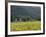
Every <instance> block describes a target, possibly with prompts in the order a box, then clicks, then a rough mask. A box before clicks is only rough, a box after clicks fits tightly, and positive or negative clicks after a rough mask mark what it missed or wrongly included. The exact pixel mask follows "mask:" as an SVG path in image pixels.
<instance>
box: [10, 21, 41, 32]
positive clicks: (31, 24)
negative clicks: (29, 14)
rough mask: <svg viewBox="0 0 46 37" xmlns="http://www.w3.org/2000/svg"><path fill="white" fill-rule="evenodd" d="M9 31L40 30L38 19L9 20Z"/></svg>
mask: <svg viewBox="0 0 46 37" xmlns="http://www.w3.org/2000/svg"><path fill="white" fill-rule="evenodd" d="M10 27H11V31H25V30H40V29H41V22H40V21H27V22H11V25H10Z"/></svg>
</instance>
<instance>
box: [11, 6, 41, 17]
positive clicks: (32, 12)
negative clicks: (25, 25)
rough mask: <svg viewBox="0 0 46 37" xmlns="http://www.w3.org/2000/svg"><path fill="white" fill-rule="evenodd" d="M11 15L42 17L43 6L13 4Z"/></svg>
mask: <svg viewBox="0 0 46 37" xmlns="http://www.w3.org/2000/svg"><path fill="white" fill-rule="evenodd" d="M11 16H32V18H35V17H36V16H39V17H41V8H40V7H34V6H11Z"/></svg>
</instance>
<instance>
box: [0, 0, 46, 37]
mask: <svg viewBox="0 0 46 37" xmlns="http://www.w3.org/2000/svg"><path fill="white" fill-rule="evenodd" d="M24 1H26V0H24ZM27 1H35V2H36V1H37V2H46V0H27ZM45 7H46V6H45ZM45 9H46V8H45ZM45 14H46V11H45ZM45 16H46V15H45ZM4 19H5V0H0V37H5V36H4V35H5V20H4ZM45 19H46V18H45ZM45 21H46V20H45ZM18 37H46V34H45V35H32V36H31V35H30V36H18Z"/></svg>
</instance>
